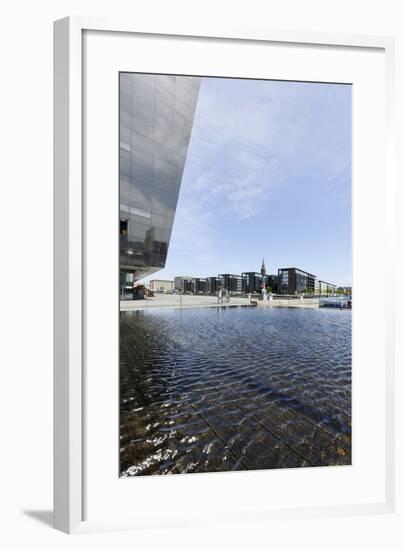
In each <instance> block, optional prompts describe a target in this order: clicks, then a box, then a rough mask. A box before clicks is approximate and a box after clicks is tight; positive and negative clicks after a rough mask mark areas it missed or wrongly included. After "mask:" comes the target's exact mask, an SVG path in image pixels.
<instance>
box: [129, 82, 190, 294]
mask: <svg viewBox="0 0 405 550" xmlns="http://www.w3.org/2000/svg"><path fill="white" fill-rule="evenodd" d="M199 87H200V78H198V77H187V76H171V75H148V74H134V73H121V74H120V271H121V275H120V282H121V294H123V293H122V290H123V289H122V286H123V282H124V281H126V279H127V276H126V275H125V273H132V274H133V276H134V279H135V280H136V279H139V278H141V277H145V276H146V275H150V274H151V273H154V272H155V271H158V270H159V269H162V268H163V267H164V266H165V263H166V257H167V251H168V247H169V242H170V236H171V231H172V227H173V221H174V214H175V210H176V206H177V199H178V195H179V190H180V184H181V179H182V176H183V169H184V164H185V160H186V155H187V148H188V144H189V141H190V135H191V129H192V124H193V117H194V112H195V108H196V104H197V98H198V92H199ZM122 297H124V296H123V295H122Z"/></svg>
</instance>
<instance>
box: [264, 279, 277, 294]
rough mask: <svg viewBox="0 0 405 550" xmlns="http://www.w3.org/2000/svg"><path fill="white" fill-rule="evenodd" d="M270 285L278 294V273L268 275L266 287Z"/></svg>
mask: <svg viewBox="0 0 405 550" xmlns="http://www.w3.org/2000/svg"><path fill="white" fill-rule="evenodd" d="M267 286H269V287H270V288H271V291H272V292H273V293H274V294H278V275H267V276H266V287H267Z"/></svg>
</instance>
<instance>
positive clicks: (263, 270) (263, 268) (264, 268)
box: [260, 258, 266, 277]
mask: <svg viewBox="0 0 405 550" xmlns="http://www.w3.org/2000/svg"><path fill="white" fill-rule="evenodd" d="M260 273H261V274H262V276H263V277H264V276H265V275H266V266H265V265H264V258H263V262H262V268H261V270H260Z"/></svg>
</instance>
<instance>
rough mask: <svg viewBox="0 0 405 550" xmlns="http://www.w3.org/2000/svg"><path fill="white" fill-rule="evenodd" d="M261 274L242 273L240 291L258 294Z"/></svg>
mask: <svg viewBox="0 0 405 550" xmlns="http://www.w3.org/2000/svg"><path fill="white" fill-rule="evenodd" d="M262 278H263V277H262V274H261V273H256V272H254V271H248V272H246V273H242V279H243V284H242V290H243V292H256V293H257V292H259V293H260V291H261V287H262Z"/></svg>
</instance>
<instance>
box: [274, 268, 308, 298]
mask: <svg viewBox="0 0 405 550" xmlns="http://www.w3.org/2000/svg"><path fill="white" fill-rule="evenodd" d="M315 280H316V275H313V274H312V273H308V272H306V271H303V270H302V269H298V268H296V267H283V268H281V269H279V270H278V293H279V294H299V293H302V292H313V293H315Z"/></svg>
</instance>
